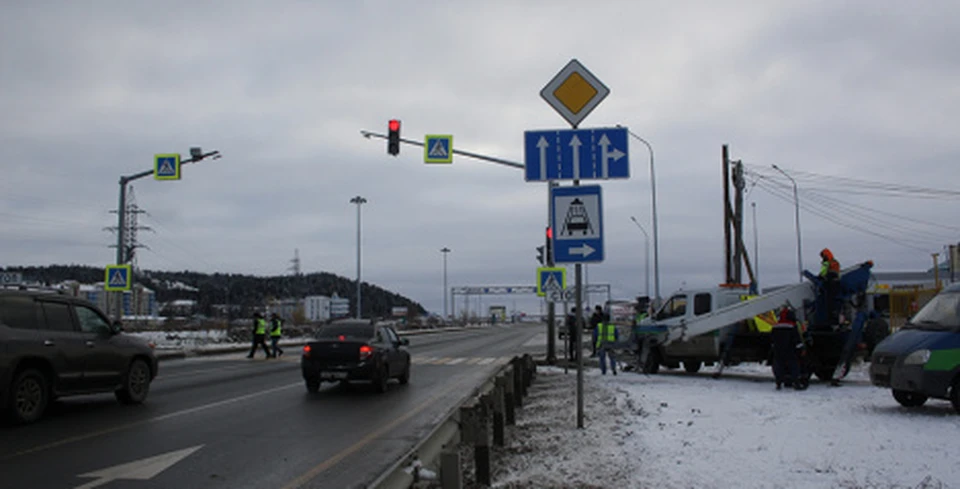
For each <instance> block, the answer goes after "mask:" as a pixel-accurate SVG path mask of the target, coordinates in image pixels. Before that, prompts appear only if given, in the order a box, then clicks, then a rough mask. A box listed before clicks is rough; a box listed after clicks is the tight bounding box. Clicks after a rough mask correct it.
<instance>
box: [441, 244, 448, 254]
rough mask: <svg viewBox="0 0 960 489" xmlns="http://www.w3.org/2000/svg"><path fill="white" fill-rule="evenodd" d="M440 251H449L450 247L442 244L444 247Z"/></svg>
mask: <svg viewBox="0 0 960 489" xmlns="http://www.w3.org/2000/svg"><path fill="white" fill-rule="evenodd" d="M440 252H441V253H450V248H447V247H446V246H444V247H443V248H442V249H441V250H440Z"/></svg>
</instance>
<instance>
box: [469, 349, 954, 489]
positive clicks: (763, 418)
mask: <svg viewBox="0 0 960 489" xmlns="http://www.w3.org/2000/svg"><path fill="white" fill-rule="evenodd" d="M712 373H713V370H712V369H710V368H705V369H704V370H702V371H701V372H700V373H698V374H687V373H685V372H682V371H681V372H667V373H663V371H661V373H660V374H657V375H651V376H646V375H642V374H636V373H632V372H621V373H620V374H619V375H617V376H612V375H610V374H609V373H608V374H607V375H606V376H601V375H600V372H599V371H598V370H597V369H596V368H595V367H594V368H588V369H586V370H585V375H584V376H585V379H584V398H585V402H584V406H585V409H584V411H585V413H586V416H585V423H584V428H583V429H577V427H576V377H577V376H576V371H575V370H572V369H571V370H570V371H569V373H564V371H563V369H562V368H555V367H541V368H540V369H539V370H538V374H537V378H536V380H535V381H534V383H533V386H532V388H531V390H530V393H529V397H528V398H527V399H526V400H525V403H524V407H523V408H522V409H521V410H519V411H518V413H519V414H518V419H517V426H515V427H513V428H512V429H511V430H508V433H510V435H509V436H508V440H507V445H508V446H507V447H504V448H503V449H495V450H494V457H495V461H494V463H493V469H494V473H493V482H494V486H493V487H497V488H571V489H572V488H578V489H582V488H648V487H649V488H658V489H673V488H677V489H680V488H724V489H725V488H864V489H866V488H876V489H881V488H882V489H888V488H917V489H933V488H937V489H945V488H954V487H960V458H958V456H960V415H957V414H955V413H954V411H953V408H952V406H951V405H950V403H949V402H945V401H939V400H930V401H928V402H927V405H925V406H924V407H922V408H919V409H906V408H902V407H900V406H899V405H898V404H897V403H896V401H894V400H893V397H892V396H891V395H890V392H889V390H885V389H881V388H878V387H873V386H871V385H870V383H869V376H868V374H867V371H866V366H864V365H859V366H857V367H856V368H855V369H854V370H853V371H852V372H851V374H850V376H848V378H847V380H846V381H845V382H844V383H843V385H842V386H840V387H831V386H829V385H826V384H823V383H817V382H814V383H813V384H812V385H811V386H810V388H809V389H808V390H806V391H794V390H792V389H790V390H787V389H785V390H782V391H777V390H775V389H774V384H773V378H772V375H771V374H770V369H769V367H766V366H762V365H743V366H736V367H728V368H727V369H726V370H725V372H724V375H723V377H722V378H721V379H713V378H711V374H712ZM472 478H473V477H472V474H469V473H468V474H467V475H466V477H465V481H466V482H467V484H466V485H467V487H471V486H474V487H475V485H474V484H472V482H471V481H472Z"/></svg>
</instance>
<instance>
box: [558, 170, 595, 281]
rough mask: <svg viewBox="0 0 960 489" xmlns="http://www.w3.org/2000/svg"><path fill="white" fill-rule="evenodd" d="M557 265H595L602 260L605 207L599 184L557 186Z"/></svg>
mask: <svg viewBox="0 0 960 489" xmlns="http://www.w3.org/2000/svg"><path fill="white" fill-rule="evenodd" d="M550 199H551V200H552V202H553V215H552V216H550V217H551V226H553V261H554V263H596V262H602V261H603V206H602V205H601V200H600V186H599V185H584V186H580V187H554V188H552V189H550Z"/></svg>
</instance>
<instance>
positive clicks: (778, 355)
mask: <svg viewBox="0 0 960 489" xmlns="http://www.w3.org/2000/svg"><path fill="white" fill-rule="evenodd" d="M770 341H771V343H772V344H773V375H774V377H776V381H777V390H780V388H781V386H786V387H793V388H794V389H797V390H801V389H804V388H806V383H805V382H804V381H803V379H801V378H800V354H801V353H802V352H803V338H801V337H800V331H799V330H797V317H796V315H795V314H794V312H793V311H791V310H790V309H788V308H786V307H784V308H783V309H782V310H781V311H780V321H779V322H777V324H775V325H773V329H772V330H771V332H770Z"/></svg>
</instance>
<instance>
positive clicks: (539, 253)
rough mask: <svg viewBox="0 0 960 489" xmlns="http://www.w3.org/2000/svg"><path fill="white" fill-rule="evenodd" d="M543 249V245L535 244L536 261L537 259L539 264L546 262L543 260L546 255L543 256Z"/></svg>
mask: <svg viewBox="0 0 960 489" xmlns="http://www.w3.org/2000/svg"><path fill="white" fill-rule="evenodd" d="M544 251H545V249H544V247H543V246H537V261H539V262H540V264H541V265H544V264H546V262H545V261H544V260H546V256H544V254H543V253H544Z"/></svg>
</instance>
